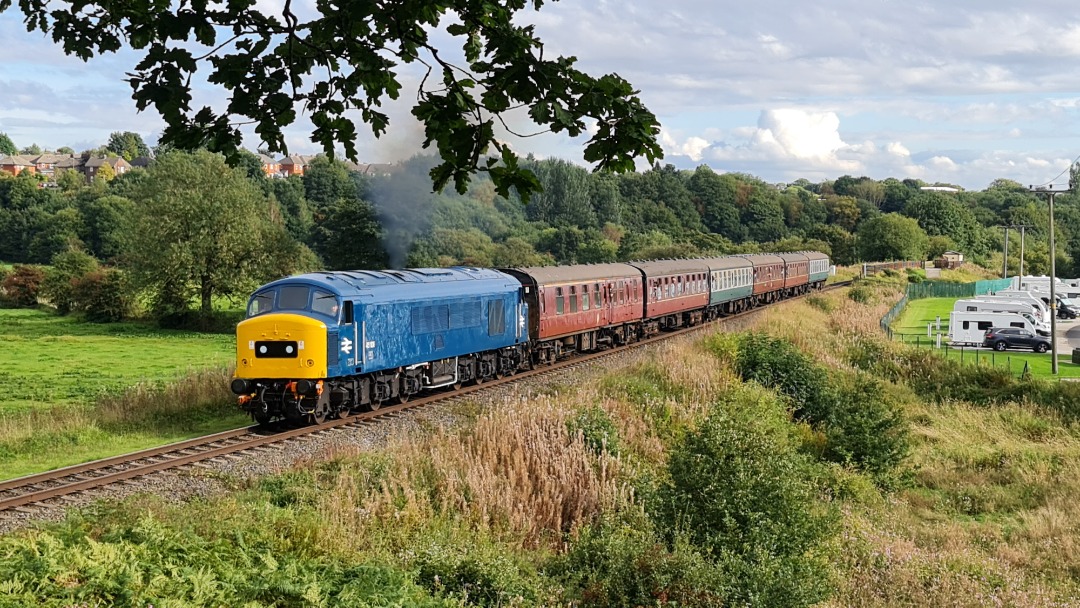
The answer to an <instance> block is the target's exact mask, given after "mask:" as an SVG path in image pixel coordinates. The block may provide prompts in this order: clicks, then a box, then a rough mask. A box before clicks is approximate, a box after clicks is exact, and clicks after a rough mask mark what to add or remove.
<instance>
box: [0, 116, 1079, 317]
mask: <svg viewBox="0 0 1080 608" xmlns="http://www.w3.org/2000/svg"><path fill="white" fill-rule="evenodd" d="M117 140H118V142H122V141H123V138H122V137H118V138H117ZM437 162H438V161H437V159H435V158H434V157H428V156H417V157H414V158H412V159H409V160H407V161H405V162H402V163H400V164H399V165H396V166H395V169H394V171H392V172H391V173H390V174H387V175H369V174H361V173H357V172H355V171H350V170H349V168H348V167H347V166H346V165H345V164H343V163H341V162H338V161H334V160H331V159H329V158H326V157H322V156H320V157H316V158H315V160H314V161H313V162H312V163H311V164H310V165H308V166H307V167H306V170H305V174H304V175H303V176H302V177H301V176H293V177H288V178H284V179H269V178H267V177H266V176H265V174H264V172H263V170H262V165H261V162H260V161H259V159H258V158H257V157H256V156H255V155H254V154H250V153H244V154H242V155H241V156H240V157H239V161H238V162H234V164H233V165H232V166H230V165H229V164H227V163H226V162H225V159H224V157H222V156H220V155H218V154H214V153H210V152H206V151H201V152H194V153H189V152H180V151H167V150H162V151H161V154H159V155H158V157H157V159H156V160H155V162H154V163H152V164H151V165H150V166H149V167H148V168H147V169H145V170H142V169H136V170H132V171H129V172H128V173H126V174H124V175H120V176H112V175H108V174H105V175H101V176H98V178H96V179H95V180H94V181H93V182H92V183H89V184H87V183H85V182H82V181H78V180H69V181H63V182H61V183H60V184H59V187H55V188H43V187H40V186H41V185H42V184H41V182H40V178H39V177H35V176H28V175H20V176H18V177H11V176H7V175H6V174H4V175H3V177H0V233H2V234H4V235H5V238H4V239H3V240H2V241H0V260H3V261H4V262H7V263H11V264H20V265H34V264H36V265H46V266H48V268H46V269H42V268H38V269H30V268H20V269H19V270H18V272H16V271H15V270H11V271H8V273H7V274H8V275H9V276H8V277H7V278H5V279H4V288H3V291H4V293H5V294H6V297H7V299H8V300H9V302H11V301H14V300H18V301H21V302H24V303H36V302H38V301H44V302H48V303H49V304H51V305H53V306H55V307H56V308H57V309H58V310H61V311H62V312H63V311H69V310H85V311H90V310H91V308H93V309H94V310H98V309H100V308H101V307H102V306H103V302H102V301H101V300H102V297H104V299H105V300H111V301H113V302H114V303H116V302H119V303H120V304H114V306H113V308H114V309H116V310H114V311H113V312H111V313H110V314H108V315H105V316H106V317H108V318H117V317H124V316H129V315H131V314H134V313H135V312H136V311H140V310H141V311H142V312H144V313H148V314H149V315H151V316H153V317H154V318H157V319H161V320H170V319H171V320H173V321H176V320H181V321H183V320H185V319H190V318H191V317H192V316H195V317H202V318H205V317H209V316H211V315H212V313H213V311H214V309H215V308H216V307H218V304H220V303H221V300H222V299H229V298H231V299H233V307H235V306H236V304H237V303H238V302H240V301H241V299H242V298H243V297H244V296H246V295H247V294H248V293H249V292H250V291H251V290H252V289H253V288H254V287H256V286H257V285H259V284H261V283H263V282H265V281H268V280H272V279H275V278H278V277H280V276H284V275H287V274H290V273H295V272H300V271H306V270H312V269H316V268H323V269H358V268H385V267H388V266H394V267H397V266H447V265H453V264H464V265H476V266H494V267H509V266H532V265H545V264H568V263H602V262H615V261H624V260H631V259H649V258H653V259H655V258H674V257H689V256H700V255H725V254H732V253H753V252H769V251H791V250H802V249H812V250H818V251H822V252H825V253H828V254H829V255H830V256H831V257H832V258H833V260H834V261H835V262H836V263H839V264H850V263H855V262H859V261H879V260H888V259H927V257H928V256H929V257H935V256H938V255H940V254H941V253H943V252H944V251H947V250H950V249H955V250H959V251H961V252H963V253H965V254H966V255H967V256H968V257H969V258H970V259H973V260H975V261H978V262H982V263H984V264H988V265H995V264H996V265H997V267H1000V265H1001V254H1000V253H999V252H1000V250H1001V246H1002V241H1003V231H1002V230H1000V229H999V228H997V227H996V226H999V225H1002V224H1021V223H1022V224H1025V225H1028V226H1031V228H1030V229H1029V230H1028V232H1027V238H1026V241H1025V271H1027V272H1032V273H1042V272H1046V270H1047V269H1048V267H1049V250H1048V248H1047V239H1046V235H1047V220H1048V218H1047V214H1046V209H1045V204H1044V203H1042V202H1041V201H1039V200H1038V199H1037V198H1036V197H1035V196H1034V195H1033V194H1032V193H1030V192H1028V191H1027V189H1025V188H1023V187H1022V186H1020V185H1019V184H1017V183H1015V182H1011V181H1008V180H997V181H995V182H994V183H992V184H991V185H990V187H988V188H987V189H986V190H983V191H979V192H963V191H961V192H957V193H949V192H939V191H926V190H923V189H922V187H923V186H925V184H923V183H922V182H920V181H918V180H897V179H891V178H890V179H886V180H882V181H876V180H872V179H870V178H867V177H860V178H855V177H851V176H842V177H840V178H838V179H836V180H832V181H825V182H821V183H811V182H809V181H808V180H798V181H796V182H794V183H792V184H785V185H781V186H777V185H775V184H769V183H766V182H764V181H763V180H761V179H758V178H756V177H754V176H750V175H745V174H738V173H717V172H715V171H713V170H711V169H710V168H708V167H707V166H701V167H698V168H697V169H694V170H689V171H687V170H678V169H676V168H674V167H672V166H671V165H668V166H660V165H656V166H654V167H653V168H652V169H650V170H648V171H644V172H640V173H630V174H619V175H617V174H613V173H605V172H600V173H592V172H589V171H588V170H586V169H584V168H582V167H580V166H577V165H574V164H572V163H569V162H567V161H563V160H553V159H551V160H536V159H533V158H528V159H525V160H524V161H523V165H524V167H526V168H527V169H529V170H530V171H532V173H533V174H534V175H535V176H536V178H537V181H538V182H539V184H540V185H541V187H542V190H540V191H539V192H536V193H534V194H533V195H532V196H531V197H529V198H528V199H527V200H522V199H521V198H519V197H517V196H516V195H514V194H511V195H510V196H509V197H504V196H501V195H499V194H498V193H497V191H496V190H497V188H496V187H495V185H494V184H493V183H492V182H491V181H490V180H487V179H483V178H480V179H476V180H474V181H473V182H472V183H471V184H470V185H469V188H468V189H467V190H466V191H465V192H464V193H458V192H442V193H433V192H431V187H430V184H431V181H430V171H431V169H432V168H433V167H434V166H436V165H437ZM1057 200H1058V202H1059V203H1058V213H1057V226H1058V243H1059V246H1058V249H1059V250H1058V252H1057V256H1058V269H1059V273H1060V274H1062V275H1065V274H1070V273H1071V274H1074V275H1075V274H1080V267H1078V266H1080V265H1077V264H1075V263H1074V260H1078V261H1080V206H1078V205H1077V201H1078V200H1080V199H1077V198H1076V196H1074V195H1073V194H1068V195H1064V196H1061V197H1059V198H1058V199H1057ZM1018 251H1019V247H1018V244H1014V248H1013V252H1014V255H1013V256H1012V258H1011V262H1010V263H1011V264H1012V265H1013V266H1014V267H1015V266H1017V265H1018V261H1019V258H1018ZM16 275H17V276H16ZM87 276H91V277H97V278H96V279H95V280H94V281H90V282H88V283H87V282H86V279H85V277H87ZM83 283H85V285H83ZM80 285H83V287H84V288H85V289H86V290H89V291H91V292H93V293H96V294H98V297H97V298H94V297H91V296H89V295H86V294H83V295H78V294H79V293H81V292H79V286H80ZM35 286H36V288H35V289H36V290H37V291H34V292H33V293H30V291H33V290H32V289H31V288H34V287H35ZM103 289H104V290H105V292H104V293H106V294H112V295H111V296H110V295H106V296H101V295H100V294H101V293H102V290H103ZM95 290H96V291H95ZM109 290H112V291H109ZM16 294H17V295H18V296H19V297H16ZM91 301H92V302H95V304H94V305H93V306H90V305H88V304H85V303H84V304H80V302H91Z"/></svg>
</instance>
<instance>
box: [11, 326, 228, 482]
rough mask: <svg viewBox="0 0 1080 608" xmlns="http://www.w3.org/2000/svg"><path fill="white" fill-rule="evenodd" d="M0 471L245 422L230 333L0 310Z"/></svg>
mask: <svg viewBox="0 0 1080 608" xmlns="http://www.w3.org/2000/svg"><path fill="white" fill-rule="evenodd" d="M0 341H2V342H3V343H4V345H5V348H4V349H3V351H2V352H0V369H3V370H4V373H3V374H2V375H0V479H6V478H10V477H17V476H20V475H26V474H29V473H34V472H38V471H42V470H46V469H50V468H56V467H60V466H66V465H70V464H76V463H79V462H85V461H87V460H94V459H97V458H104V457H106V456H111V455H115V454H119V453H123V452H127V451H131V450H137V449H141V448H146V447H151V446H155V445H162V444H165V443H170V442H173V441H179V440H181V439H186V438H189V437H194V436H198V435H203V434H206V433H211V432H215V431H219V430H224V429H227V428H235V427H237V426H241V425H243V424H246V423H247V422H248V420H247V419H246V418H245V417H244V416H242V415H239V413H238V412H237V411H236V410H235V409H234V408H233V407H232V404H233V399H232V397H231V394H230V393H229V391H228V381H229V377H228V373H227V372H226V371H225V369H226V367H227V366H228V365H229V364H230V363H231V361H232V358H233V352H234V351H233V348H234V347H233V338H232V337H231V336H228V335H219V334H196V333H191V332H178V331H163V330H157V329H153V328H150V327H147V326H145V325H139V324H134V323H114V324H94V323H84V322H80V321H78V320H76V319H75V318H73V317H58V316H55V315H52V314H49V313H47V312H43V311H37V310H3V309H0Z"/></svg>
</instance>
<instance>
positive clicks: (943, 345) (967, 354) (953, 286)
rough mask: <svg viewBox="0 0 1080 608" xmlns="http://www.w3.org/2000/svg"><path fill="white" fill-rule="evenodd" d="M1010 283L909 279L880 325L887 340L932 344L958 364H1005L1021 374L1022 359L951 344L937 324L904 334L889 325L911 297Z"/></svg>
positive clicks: (955, 294) (974, 292) (971, 292)
mask: <svg viewBox="0 0 1080 608" xmlns="http://www.w3.org/2000/svg"><path fill="white" fill-rule="evenodd" d="M1011 286H1012V279H993V280H990V281H976V282H974V283H945V282H941V281H924V282H922V283H912V284H909V285H908V286H907V293H906V294H905V295H904V297H902V298H900V301H899V302H897V303H896V304H895V305H894V306H893V307H892V308H890V309H889V312H887V313H885V316H884V317H881V329H882V331H883V332H885V335H886V336H888V338H889V339H890V340H896V341H899V342H903V343H905V344H912V345H915V346H919V347H925V348H933V349H935V350H938V351H939V352H940V353H941V354H942V355H943V356H945V357H950V356H951V357H953V358H957V359H959V360H960V363H962V364H964V363H970V364H974V365H992V366H994V367H1007V368H1008V369H1009V371H1010V372H1011V373H1016V374H1019V375H1020V376H1021V377H1023V376H1026V375H1027V374H1028V373H1029V372H1028V364H1027V362H1026V361H1021V360H1018V361H1016V362H1015V363H1014V362H1013V360H1012V356H1011V355H1009V354H1007V353H998V352H996V351H993V350H987V349H980V348H977V347H971V346H952V345H950V344H949V343H948V342H947V341H946V340H945V336H944V335H940V336H939V335H938V334H940V331H939V330H940V328H933V329H932V330H930V331H929V332H928V333H918V334H913V333H906V334H905V333H900V332H895V331H893V329H892V324H893V321H895V320H896V319H897V318H898V317H899V316H900V315H901V313H903V312H904V308H906V307H907V305H908V302H910V301H912V300H918V299H922V298H965V297H973V296H979V295H983V294H986V293H991V292H996V291H1000V290H1002V289H1006V288H1008V287H1011ZM928 334H932V335H928Z"/></svg>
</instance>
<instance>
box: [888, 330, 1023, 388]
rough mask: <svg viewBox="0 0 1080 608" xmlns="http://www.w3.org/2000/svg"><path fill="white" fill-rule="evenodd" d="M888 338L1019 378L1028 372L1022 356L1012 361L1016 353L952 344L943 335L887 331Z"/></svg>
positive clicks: (963, 362)
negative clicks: (995, 369) (1003, 370)
mask: <svg viewBox="0 0 1080 608" xmlns="http://www.w3.org/2000/svg"><path fill="white" fill-rule="evenodd" d="M888 334H889V338H890V339H892V340H896V341H897V342H903V343H904V344H910V345H912V346H917V347H920V348H930V349H933V350H934V351H935V352H937V353H939V354H941V356H943V357H945V358H947V359H955V360H958V361H960V364H961V365H988V366H991V367H999V368H1002V369H1007V370H1009V373H1012V374H1016V375H1018V376H1020V377H1021V378H1023V377H1025V376H1028V375H1029V374H1030V369H1029V367H1028V362H1027V361H1025V360H1024V359H1023V358H1017V360H1016V361H1013V355H1014V354H1017V353H1009V352H997V351H995V350H993V349H988V348H978V347H975V346H952V345H950V344H949V343H948V342H946V341H945V336H941V339H940V340H938V338H937V336H936V335H935V336H927V335H926V334H902V333H900V332H892V331H889V332H888ZM1028 354H1030V353H1028Z"/></svg>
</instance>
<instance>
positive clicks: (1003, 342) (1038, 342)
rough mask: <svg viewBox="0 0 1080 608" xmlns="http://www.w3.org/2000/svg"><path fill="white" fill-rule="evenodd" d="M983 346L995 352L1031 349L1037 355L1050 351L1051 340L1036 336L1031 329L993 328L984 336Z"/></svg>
mask: <svg viewBox="0 0 1080 608" xmlns="http://www.w3.org/2000/svg"><path fill="white" fill-rule="evenodd" d="M983 346H989V347H991V348H993V349H994V350H1005V349H1006V348H1030V349H1031V350H1033V351H1035V352H1037V353H1045V352H1046V351H1048V350H1050V340H1048V339H1046V338H1044V337H1042V336H1039V335H1036V334H1035V333H1033V332H1032V331H1031V330H1030V329H1022V328H1019V327H992V328H990V329H988V330H986V334H985V335H984V336H983Z"/></svg>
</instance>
